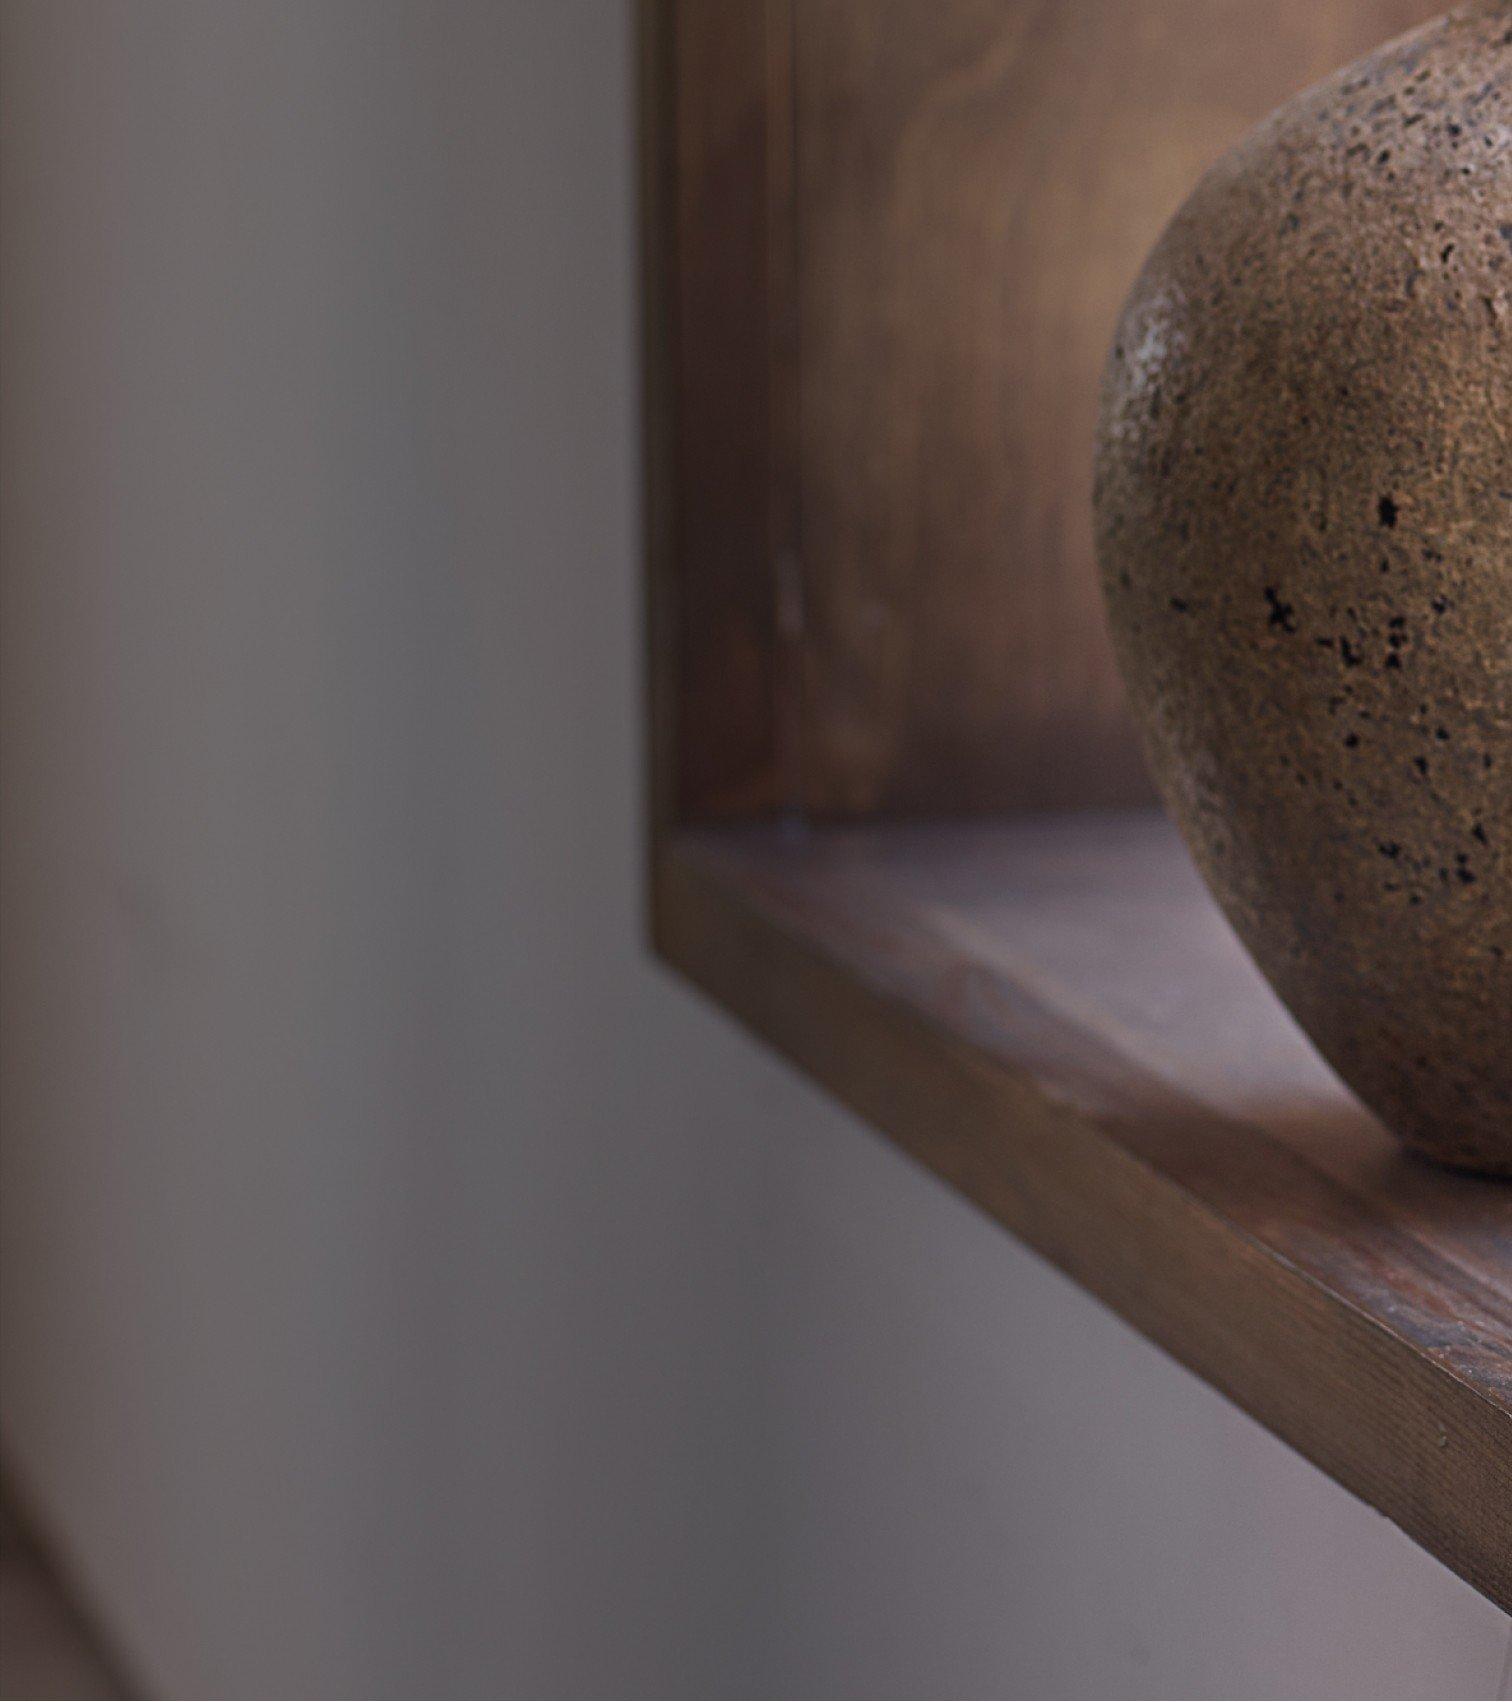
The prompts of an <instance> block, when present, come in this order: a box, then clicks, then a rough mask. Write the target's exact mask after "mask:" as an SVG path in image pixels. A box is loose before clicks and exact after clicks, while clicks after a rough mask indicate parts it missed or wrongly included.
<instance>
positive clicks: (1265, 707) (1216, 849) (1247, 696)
mask: <svg viewBox="0 0 1512 1702" xmlns="http://www.w3.org/2000/svg"><path fill="white" fill-rule="evenodd" d="M1096 521H1097V535H1098V552H1099V559H1100V562H1101V567H1102V573H1103V582H1104V590H1105V595H1106V599H1107V605H1108V609H1109V613H1110V619H1111V623H1112V627H1113V632H1114V638H1115V643H1116V645H1117V648H1118V652H1119V658H1120V663H1121V666H1122V670H1123V672H1124V676H1125V678H1126V681H1127V683H1128V686H1129V689H1130V694H1131V697H1132V700H1133V703H1134V707H1135V712H1136V715H1137V717H1138V719H1139V720H1140V723H1141V726H1142V729H1143V731H1144V734H1145V739H1146V744H1147V748H1148V751H1149V754H1150V757H1151V761H1152V764H1153V767H1154V769H1155V773H1156V778H1157V780H1158V782H1159V784H1160V786H1161V789H1162V791H1163V793H1164V795H1165V797H1166V800H1167V802H1168V804H1169V806H1170V808H1171V810H1172V812H1173V814H1174V815H1175V817H1176V819H1177V821H1178V823H1179V824H1180V826H1181V828H1182V830H1183V832H1184V834H1185V836H1186V838H1187V841H1188V843H1189V845H1190V846H1191V848H1192V850H1193V853H1194V855H1195V856H1196V859H1197V861H1198V864H1199V865H1200V867H1201V869H1202V871H1203V873H1204V875H1205V877H1206V879H1207V881H1208V883H1209V885H1210V886H1211V887H1212V889H1213V891H1214V892H1215V894H1216V895H1217V897H1218V899H1219V901H1220V903H1221V904H1222V906H1223V908H1224V910H1225V912H1226V913H1227V915H1228V917H1229V919H1230V921H1231V922H1232V923H1233V925H1234V927H1235V929H1236V931H1237V932H1238V934H1239V935H1240V937H1241V938H1242V939H1243V941H1244V943H1245V944H1246V946H1247V947H1248V948H1249V950H1250V952H1251V953H1252V955H1253V956H1254V957H1255V959H1256V961H1257V962H1258V963H1259V965H1260V967H1261V968H1262V970H1263V971H1264V972H1265V974H1266V976H1267V977H1268V979H1269V980H1270V981H1271V983H1272V985H1273V986H1274V987H1275V988H1276V990H1277V991H1278V992H1279V994H1280V995H1281V997H1282V999H1283V1000H1284V1001H1285V1002H1286V1004H1287V1005H1288V1006H1289V1008H1290V1009H1291V1011H1292V1012H1293V1014H1294V1015H1295V1016H1296V1017H1297V1019H1298V1021H1299V1022H1300V1023H1301V1024H1302V1026H1303V1028H1304V1029H1306V1031H1307V1032H1308V1034H1309V1035H1310V1036H1311V1038H1312V1040H1313V1041H1314V1043H1315V1044H1316V1045H1317V1046H1318V1048H1319V1050H1320V1051H1321V1052H1322V1053H1323V1054H1324V1056H1325V1057H1326V1058H1327V1059H1328V1060H1329V1061H1330V1062H1331V1063H1332V1064H1333V1066H1334V1067H1335V1069H1337V1070H1338V1072H1339V1073H1340V1075H1342V1076H1343V1077H1344V1078H1345V1080H1346V1081H1348V1082H1349V1083H1350V1085H1351V1086H1352V1087H1353V1088H1354V1089H1355V1090H1356V1092H1358V1093H1359V1095H1360V1096H1361V1098H1362V1099H1364V1100H1365V1102H1366V1103H1367V1104H1368V1105H1370V1106H1371V1107H1372V1109H1374V1110H1375V1111H1376V1112H1377V1113H1378V1115H1379V1116H1380V1117H1381V1118H1382V1119H1383V1120H1384V1121H1385V1122H1386V1123H1387V1125H1388V1126H1389V1127H1390V1128H1391V1129H1392V1130H1394V1132H1395V1133H1396V1134H1397V1135H1398V1136H1400V1137H1401V1138H1402V1139H1403V1140H1404V1141H1406V1142H1407V1143H1408V1145H1409V1146H1411V1147H1412V1148H1414V1149H1415V1150H1417V1151H1420V1152H1422V1153H1424V1154H1427V1155H1429V1156H1432V1157H1435V1158H1438V1159H1440V1160H1443V1161H1445V1162H1447V1163H1451V1164H1456V1165H1461V1166H1465V1167H1468V1168H1472V1169H1478V1170H1483V1171H1488V1172H1498V1173H1502V1174H1512V0H1495V3H1487V0H1480V3H1478V4H1474V5H1471V6H1469V7H1466V8H1463V9H1461V10H1459V11H1457V12H1455V13H1452V14H1451V15H1450V16H1449V17H1447V18H1445V19H1444V20H1442V21H1441V22H1439V23H1437V24H1432V25H1429V26H1428V27H1427V28H1425V29H1422V30H1418V31H1415V32H1414V33H1413V34H1411V35H1408V36H1405V37H1402V38H1401V39H1400V40H1398V41H1396V42H1393V43H1391V44H1389V45H1388V46H1386V47H1384V48H1382V49H1381V50H1379V51H1378V52H1376V53H1374V54H1372V55H1370V56H1369V57H1368V58H1366V59H1364V60H1361V61H1359V62H1358V63H1357V64H1355V65H1353V66H1351V67H1349V68H1348V69H1346V70H1344V71H1342V72H1340V73H1338V74H1337V75H1336V76H1334V77H1332V78H1330V79H1329V80H1328V81H1327V82H1325V83H1322V84H1319V85H1318V86H1317V87H1316V88H1314V89H1311V90H1309V91H1307V92H1306V93H1304V94H1302V95H1300V96H1298V97H1297V98H1296V99H1295V100H1293V101H1291V102H1289V103H1288V104H1287V105H1286V106H1284V107H1282V108H1281V109H1280V110H1279V111H1278V112H1276V113H1275V114H1273V115H1272V117H1271V118H1270V119H1268V120H1267V121H1266V122H1265V123H1264V124H1262V125H1261V126H1260V127H1259V128H1258V129H1257V130H1255V131H1253V132H1252V133H1251V134H1250V135H1249V136H1248V137H1247V138H1246V139H1245V140H1244V141H1243V142H1241V143H1240V145H1239V146H1238V147H1237V148H1235V149H1234V150H1233V151H1232V152H1231V153H1230V154H1228V155H1227V156H1225V157H1224V158H1223V159H1222V160H1221V161H1220V162H1219V163H1218V164H1217V165H1216V166H1215V167H1214V168H1213V169H1212V170H1211V171H1210V172H1209V173H1208V174H1207V175H1206V176H1205V177H1204V179H1203V180H1202V182H1201V183H1200V184H1199V185H1198V187H1197V189H1196V190H1195V191H1194V193H1193V194H1192V196H1191V198H1190V199H1189V200H1188V201H1187V203H1186V204H1185V206H1184V207H1183V208H1182V209H1181V211H1180V212H1179V213H1178V214H1177V216H1176V218H1175V219H1174V220H1173V221H1172V223H1171V225H1170V226H1169V227H1168V229H1167V230H1166V232H1165V234H1164V236H1163V237H1162V238H1161V240H1160V242H1159V243H1158V244H1157V246H1156V248H1155V250H1154V252H1153V253H1152V254H1151V256H1150V258H1149V260H1148V261H1147V263H1146V265H1145V268H1144V271H1143V273H1142V274H1141V276H1140V278H1139V281H1138V282H1137V284H1136V285H1135V288H1134V290H1133V292H1132V294H1131V296H1130V298H1129V301H1128V303H1127V305H1126V307H1125V309H1124V313H1123V317H1122V320H1121V322H1120V325H1119V329H1118V332H1117V337H1116V342H1115V346H1114V349H1113V352H1112V355H1111V357H1110V360H1109V364H1108V368H1107V373H1106V376H1105V380H1104V392H1103V408H1102V419H1101V426H1100V432H1099V442H1098V451H1097V477H1096Z"/></svg>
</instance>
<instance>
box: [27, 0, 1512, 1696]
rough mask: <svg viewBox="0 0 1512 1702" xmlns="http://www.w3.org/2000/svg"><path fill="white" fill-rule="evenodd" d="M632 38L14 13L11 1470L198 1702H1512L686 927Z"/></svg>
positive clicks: (1392, 1542) (208, 6) (367, 23)
mask: <svg viewBox="0 0 1512 1702" xmlns="http://www.w3.org/2000/svg"><path fill="white" fill-rule="evenodd" d="M630 55H631V44H630V30H629V25H628V20H627V17H626V14H625V12H624V11H623V10H622V8H621V7H620V5H618V4H613V3H605V4H596V3H589V0H532V3H524V0H492V3H489V0H478V3H473V0H446V3H440V0H412V3H409V4H397V5H396V4H387V3H383V0H286V3H280V0H272V3H268V0H240V3H235V4H229V3H226V0H130V3H129V4H124V3H107V0H93V3H89V0H9V3H7V5H6V9H5V39H4V42H3V64H4V74H5V85H4V90H3V104H4V123H5V134H4V138H3V155H0V158H3V172H4V183H3V211H4V219H5V251H6V267H7V269H6V272H5V276H4V281H3V282H4V309H5V344H4V386H3V405H4V410H5V413H4V420H3V447H4V478H5V486H4V504H3V512H4V537H3V549H4V561H5V579H4V607H3V617H4V653H3V672H0V681H3V704H0V726H3V741H4V742H3V762H4V793H3V801H4V822H3V827H4V835H5V864H4V917H3V922H4V945H5V953H4V960H5V969H4V975H5V979H4V998H5V1010H4V1016H5V1023H6V1051H5V1068H4V1071H3V1085H4V1102H3V1121H4V1130H5V1145H4V1161H3V1162H4V1169H3V1178H0V1209H3V1214H4V1215H3V1230H4V1265H3V1302H4V1310H3V1355H4V1357H3V1373H4V1438H5V1448H6V1452H7V1458H8V1461H9V1463H10V1466H11V1469H12V1470H13V1471H14V1473H15V1474H16V1477H17V1479H18V1480H19V1482H20V1484H21V1485H22V1487H23V1489H24V1490H25V1491H26V1492H27V1493H29V1495H30V1496H31V1497H32V1499H33V1501H34V1502H35V1504H36V1506H37V1508H38V1510H39V1511H40V1513H41V1514H42V1515H43V1517H44V1519H45V1521H46V1523H47V1524H48V1525H49V1526H50V1528H51V1529H52V1531H53V1532H54V1534H55V1535H56V1537H57V1538H58V1540H59V1541H60V1543H61V1545H62V1546H63V1548H64V1550H65V1552H66V1554H67V1555H68V1557H69V1558H70V1560H71V1562H72V1564H73V1565H74V1567H75V1569H76V1572H77V1574H78V1577H79V1579H80V1580H81V1583H82V1585H83V1587H84V1589H85V1590H86V1591H87V1593H88V1594H89V1596H90V1597H91V1599H92V1600H93V1602H94V1603H95V1605H96V1608H97V1610H98V1611H99V1613H100V1614H101V1616H102V1617H103V1619H104V1620H105V1622H106V1623H107V1624H108V1626H109V1628H110V1630H111V1632H112V1633H113V1635H114V1636H115V1637H116V1638H117V1639H118V1641H119V1644H120V1647H121V1649H122V1650H123V1651H124V1653H125V1654H126V1655H127V1656H128V1657H129V1659H130V1660H131V1661H132V1662H133V1663H134V1664H135V1666H136V1668H137V1670H138V1671H139V1672H140V1674H141V1675H142V1676H143V1677H144V1679H145V1681H146V1682H147V1683H148V1684H149V1685H151V1686H152V1687H153V1688H155V1689H156V1690H158V1691H161V1692H164V1693H169V1694H175V1695H191V1694H194V1695H201V1694H211V1695H215V1694H244V1695H308V1694H317V1695H318V1694H346V1695H372V1694H380V1695H382V1694H412V1693H415V1692H417V1691H418V1692H419V1693H421V1694H440V1695H490V1694H492V1695H498V1694H501V1693H503V1694H509V1693H515V1692H524V1693H529V1692H541V1691H545V1692H548V1693H569V1694H571V1693H576V1694H584V1693H596V1692H597V1693H606V1692H607V1693H612V1694H626V1693H630V1694H635V1693H650V1692H660V1693H665V1692H669V1691H670V1692H672V1693H674V1694H685V1693H692V1694H697V1693H700V1692H703V1693H707V1692H710V1691H714V1692H719V1693H726V1694H729V1693H735V1694H740V1693H761V1692H764V1691H765V1692H771V1691H786V1690H798V1691H808V1692H839V1693H855V1692H869V1691H881V1692H884V1693H894V1694H896V1693H899V1692H903V1693H944V1694H955V1693H965V1694H974V1693H979V1692H985V1693H1002V1692H1005V1691H1006V1692H1014V1691H1019V1690H1029V1691H1032V1692H1035V1693H1040V1692H1045V1691H1048V1692H1051V1693H1057V1692H1058V1693H1062V1694H1066V1693H1069V1694H1078V1693H1092V1694H1102V1693H1116V1694H1122V1693H1128V1694H1152V1695H1155V1694H1158V1695H1175V1694H1183V1693H1187V1692H1191V1693H1214V1692H1216V1693H1219V1694H1261V1693H1266V1692H1271V1693H1282V1694H1329V1693H1339V1694H1355V1695H1359V1694H1371V1695H1387V1694H1404V1695H1416V1694H1452V1695H1466V1696H1472V1695H1489V1694H1493V1693H1494V1692H1495V1689H1496V1687H1497V1685H1498V1682H1499V1674H1500V1672H1501V1665H1502V1661H1503V1658H1504V1655H1505V1653H1506V1651H1507V1644H1508V1637H1507V1622H1506V1620H1505V1619H1504V1618H1503V1617H1502V1616H1501V1615H1499V1614H1497V1613H1496V1612H1495V1611H1494V1610H1493V1609H1491V1608H1490V1607H1489V1606H1488V1605H1487V1604H1485V1603H1484V1602H1482V1601H1481V1600H1480V1599H1479V1598H1478V1597H1476V1596H1474V1595H1473V1594H1472V1593H1471V1592H1470V1591H1469V1590H1468V1589H1467V1588H1466V1587H1464V1586H1462V1585H1460V1584H1459V1583H1457V1582H1456V1581H1455V1580H1453V1579H1452V1578H1450V1577H1449V1575H1448V1574H1447V1573H1445V1572H1443V1571H1442V1570H1441V1569H1440V1568H1438V1567H1437V1566H1436V1565H1435V1564H1434V1563H1433V1562H1432V1561H1430V1560H1428V1559H1427V1558H1426V1557H1424V1556H1422V1555H1421V1554H1419V1553H1418V1552H1417V1551H1416V1550H1414V1549H1412V1548H1411V1547H1410V1546H1409V1545H1408V1544H1407V1543H1406V1541H1405V1539H1403V1538H1401V1537H1400V1536H1399V1535H1398V1534H1397V1533H1396V1532H1395V1531H1394V1530H1393V1529H1391V1528H1390V1527H1388V1526H1387V1525H1386V1524H1385V1523H1384V1521H1382V1520H1380V1519H1378V1518H1377V1517H1376V1516H1375V1515H1373V1514H1371V1513H1369V1512H1367V1511H1366V1510H1365V1509H1364V1508H1363V1507H1361V1506H1359V1505H1358V1504H1357V1503H1354V1502H1352V1501H1351V1500H1349V1498H1348V1497H1346V1496H1345V1495H1343V1493H1342V1492H1340V1491H1338V1490H1336V1489H1335V1488H1334V1487H1333V1486H1332V1485H1330V1484H1329V1483H1327V1482H1326V1481H1325V1480H1323V1479H1322V1478H1320V1477H1319V1476H1318V1475H1317V1474H1316V1473H1314V1472H1313V1471H1312V1470H1311V1469H1310V1468H1309V1467H1307V1466H1305V1465H1304V1464H1302V1463H1301V1462H1300V1461H1298V1460H1297V1459H1295V1458H1294V1457H1293V1456H1291V1455H1290V1454H1288V1453H1287V1452H1286V1451H1285V1450H1284V1449H1282V1448H1281V1447H1280V1446H1279V1445H1278V1444H1276V1443H1274V1442H1273V1441H1272V1440H1271V1439H1269V1438H1268V1437H1266V1436H1264V1435H1263V1434H1261V1433H1260V1432H1258V1431H1257V1430H1256V1429H1255V1428H1254V1427H1253V1426H1251V1425H1250V1424H1249V1423H1248V1421H1246V1420H1244V1419H1243V1418H1241V1417H1240V1416H1239V1415H1238V1414H1236V1413H1234V1412H1232V1411H1231V1410H1230V1409H1228V1408H1227V1407H1226V1406H1225V1404H1224V1403H1223V1402H1222V1401H1220V1400H1219V1399H1218V1398H1217V1397H1216V1396H1214V1395H1213V1394H1211V1393H1210V1392H1209V1391H1207V1390H1205V1389H1204V1388H1202V1387H1200V1386H1199V1385H1197V1384H1195V1383H1194V1382H1193V1381H1192V1380H1191V1379H1190V1378H1189V1377H1187V1376H1186V1374H1185V1373H1183V1372H1181V1371H1179V1370H1178V1369H1176V1368H1175V1367H1173V1366H1171V1365H1170V1364H1169V1363H1168V1362H1166V1361H1165V1360H1164V1359H1163V1358H1162V1357H1161V1356H1160V1355H1159V1354H1158V1353H1157V1352H1156V1351H1155V1350H1154V1349H1152V1348H1150V1347H1148V1346H1147V1345H1145V1344H1144V1343H1142V1342H1140V1341H1138V1340H1137V1339H1136V1338H1134V1337H1133V1336H1131V1335H1130V1334H1129V1333H1128V1332H1127V1331H1126V1330H1124V1329H1123V1327H1122V1326H1121V1325H1119V1324H1117V1323H1116V1322H1115V1321H1113V1320H1112V1319H1111V1318H1110V1317H1108V1316H1107V1315H1106V1314H1104V1313H1103V1312H1102V1311H1101V1310H1100V1309H1098V1308H1097V1307H1096V1306H1095V1305H1094V1304H1093V1303H1092V1302H1091V1301H1089V1300H1087V1299H1085V1298H1084V1297H1082V1296H1081V1295H1079V1294H1078V1293H1077V1292H1075V1291H1074V1290H1073V1289H1071V1288H1070V1286H1069V1285H1068V1284H1066V1283H1065V1282H1064V1281H1063V1280H1062V1279H1061V1278H1060V1277H1058V1276H1057V1275H1055V1274H1054V1273H1052V1272H1050V1271H1047V1270H1046V1269H1045V1268H1044V1267H1043V1266H1041V1265H1040V1264H1039V1263H1038V1262H1037V1261H1035V1260H1034V1259H1032V1258H1031V1257H1030V1256H1029V1255H1027V1254H1025V1253H1023V1252H1022V1251H1020V1250H1019V1249H1017V1248H1016V1247H1014V1246H1013V1245H1012V1244H1011V1243H1010V1242H1009V1241H1008V1240H1007V1238H1006V1237H1005V1236H1003V1235H1002V1234H1001V1233H1000V1232H999V1231H998V1230H996V1229H995V1228H993V1227H992V1226H991V1225H989V1224H986V1223H985V1222H983V1221H982V1220H980V1219H978V1218H977V1217H976V1216H975V1215H974V1214H973V1213H972V1212H971V1211H970V1210H969V1209H968V1208H966V1207H965V1206H963V1205H962V1204H960V1203H959V1202H958V1201H956V1200H955V1199H953V1198H952V1197H950V1196H948V1195H947V1194H946V1193H945V1192H944V1191H943V1190H942V1189H941V1188H939V1187H938V1186H937V1185H936V1184H935V1183H933V1182H932V1181H930V1180H929V1179H928V1178H926V1177H924V1176H923V1175H922V1174H920V1173H919V1172H917V1171H915V1170H914V1169H912V1168H911V1167H910V1166H909V1165H908V1164H907V1163H906V1161H904V1160H903V1159H902V1158H900V1157H899V1156H897V1155H896V1154H894V1153H893V1152H891V1151H890V1150H889V1149H887V1148H886V1147H885V1146H883V1145H882V1144H881V1143H880V1142H878V1141H876V1140H875V1139H874V1138H873V1137H872V1136H870V1135H869V1134H868V1133H867V1132H866V1131H865V1130H863V1129H861V1128H860V1127H859V1126H857V1125H856V1124H854V1123H853V1122H852V1121H851V1120H849V1119H848V1118H847V1117H845V1116H844V1115H842V1114H841V1113H840V1112H838V1111H837V1110H835V1109H834V1108H833V1107H831V1106H829V1105H828V1104H826V1103H825V1102H823V1101H821V1100H820V1099H819V1098H818V1097H817V1095H815V1094H814V1093H813V1092H812V1091H811V1090H810V1089H809V1088H807V1087H806V1086H805V1085H804V1084H803V1083H801V1082H800V1081H798V1080H797V1079H796V1078H794V1077H792V1076H791V1075H790V1074H789V1073H788V1072H787V1071H786V1070H785V1069H784V1068H783V1067H781V1066H779V1065H778V1064H776V1063H775V1062H773V1061H771V1060H770V1059H768V1058H767V1057H766V1056H765V1055H764V1054H762V1053H761V1052H760V1051H759V1050H758V1049H757V1048H756V1047H755V1046H754V1045H752V1044H751V1043H749V1042H748V1041H747V1040H746V1039H745V1038H743V1037H742V1036H740V1035H739V1034H737V1033H736V1032H735V1031H734V1030H733V1029H732V1028H730V1027H729V1026H728V1025H727V1024H726V1023H725V1022H724V1020H723V1019H722V1018H720V1017H719V1016H717V1015H716V1014H714V1013H713V1012H712V1011H710V1010H709V1009H707V1008H706V1007H704V1006H703V1005H702V1004H700V1003H699V1002H698V1001H697V1000H696V999H695V998H694V997H692V996H691V995H690V994H689V993H687V992H686V991H684V990H683V989H682V988H681V987H680V986H677V985H675V984H674V983H673V982H672V980H671V979H670V978H669V977H668V976H667V975H666V974H665V973H663V972H662V971H660V970H658V969H657V968H655V967H654V966H653V965H652V964H651V963H650V962H649V961H648V959H647V957H646V955H645V953H644V950H643V948H642V945H641V936H640V924H639V918H638V883H639V869H638V826H637V810H638V804H639V797H640V791H641V768H640V735H639V690H640V687H639V680H638V656H639V639H638V632H637V623H638V607H639V591H638V586H637V571H638V570H637V562H636V550H637V543H636V538H637V519H636V507H637V491H636V485H637V467H636V449H635V437H634V434H635V415H636V405H635V393H634V388H635V387H634V341H635V316H634V308H633V301H632V294H633V275H634V266H633V258H632V253H633V231H632V217H633V209H632V197H631V184H632V180H633V161H632V149H631V141H630V138H631V134H632V124H631V116H630V71H629V61H630Z"/></svg>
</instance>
